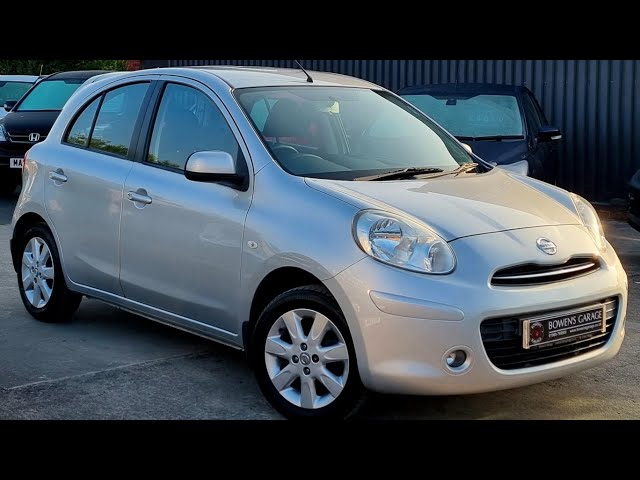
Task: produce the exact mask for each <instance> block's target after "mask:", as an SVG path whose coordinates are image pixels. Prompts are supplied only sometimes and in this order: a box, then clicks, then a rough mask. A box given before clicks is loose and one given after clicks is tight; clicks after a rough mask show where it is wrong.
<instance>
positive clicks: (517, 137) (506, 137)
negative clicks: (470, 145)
mask: <svg viewBox="0 0 640 480" xmlns="http://www.w3.org/2000/svg"><path fill="white" fill-rule="evenodd" d="M455 137H456V138H457V139H458V140H471V141H474V142H481V141H483V140H486V141H489V140H495V141H496V142H499V141H501V140H522V139H523V138H524V136H523V135H485V136H480V137H467V136H464V135H455Z"/></svg>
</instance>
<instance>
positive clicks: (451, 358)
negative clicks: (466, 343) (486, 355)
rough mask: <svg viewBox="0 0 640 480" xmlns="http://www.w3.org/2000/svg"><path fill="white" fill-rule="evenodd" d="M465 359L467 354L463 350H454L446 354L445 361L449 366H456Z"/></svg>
mask: <svg viewBox="0 0 640 480" xmlns="http://www.w3.org/2000/svg"><path fill="white" fill-rule="evenodd" d="M466 361H467V354H466V353H465V352H464V350H454V351H452V352H449V353H448V354H447V358H446V362H447V366H448V367H449V368H458V367H460V366H462V365H463V364H464V362H466Z"/></svg>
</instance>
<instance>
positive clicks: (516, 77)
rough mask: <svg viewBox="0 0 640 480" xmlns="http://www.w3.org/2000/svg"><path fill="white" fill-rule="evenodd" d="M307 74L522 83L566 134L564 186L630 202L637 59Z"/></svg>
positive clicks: (636, 145) (342, 66)
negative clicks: (629, 187)
mask: <svg viewBox="0 0 640 480" xmlns="http://www.w3.org/2000/svg"><path fill="white" fill-rule="evenodd" d="M300 61H301V63H302V65H303V66H304V67H305V68H306V69H307V70H320V71H329V72H336V73H343V74H346V75H352V76H355V77H360V78H363V79H366V80H369V81H372V82H374V83H377V84H379V85H382V86H384V87H385V88H388V89H389V90H392V91H396V90H398V89H400V88H402V87H405V86H409V85H417V84H425V83H447V82H455V81H456V80H457V81H458V82H490V83H505V84H513V85H525V86H527V87H528V88H529V89H531V90H532V91H533V93H534V94H535V95H536V97H537V98H538V100H539V101H540V103H541V104H542V107H543V109H544V111H545V114H546V115H547V118H548V119H549V122H550V123H551V124H552V125H555V126H558V127H560V128H561V129H562V132H563V134H564V138H563V140H562V144H561V146H560V166H559V170H558V171H559V178H558V182H559V185H560V186H562V187H564V188H567V189H569V190H572V191H575V192H577V193H579V194H581V195H583V196H585V197H586V198H588V199H590V200H592V201H605V202H606V201H609V200H611V199H612V198H626V197H627V193H626V192H627V182H628V180H629V179H630V178H631V175H632V174H633V173H634V172H635V171H636V170H637V169H640V92H639V91H638V88H639V84H638V80H639V77H640V60H300ZM209 64H219V65H253V66H269V67H288V68H296V65H295V63H294V61H293V60H145V61H143V66H144V67H145V68H151V67H160V66H183V65H209Z"/></svg>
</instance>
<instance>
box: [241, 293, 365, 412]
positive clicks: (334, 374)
mask: <svg viewBox="0 0 640 480" xmlns="http://www.w3.org/2000/svg"><path fill="white" fill-rule="evenodd" d="M251 340H252V341H251V346H250V354H251V360H252V363H253V366H254V369H255V374H256V379H257V381H258V384H259V385H260V388H261V390H262V393H263V394H264V395H265V397H266V398H267V400H268V401H269V402H270V403H271V405H272V406H273V407H274V408H275V409H276V410H277V411H278V412H279V413H281V414H282V415H284V416H285V417H287V418H291V419H296V418H342V419H343V418H349V417H351V416H352V415H354V414H355V413H356V412H357V410H358V409H359V408H360V406H361V405H362V403H363V401H364V397H365V389H364V387H363V385H362V382H361V381H360V376H359V375H358V365H357V361H356V355H355V350H354V348H353V342H352V339H351V334H350V332H349V329H348V327H347V322H346V320H345V318H344V315H343V314H342V312H341V311H340V308H339V306H338V304H337V303H336V301H335V300H334V298H333V297H332V296H331V295H330V294H329V292H328V291H327V290H326V289H325V288H323V287H321V286H316V285H308V286H304V287H298V288H294V289H291V290H288V291H286V292H284V293H282V294H280V295H278V296H277V297H276V298H275V299H274V300H273V301H272V302H271V303H269V305H267V307H266V308H265V309H264V311H263V312H262V314H261V315H260V318H259V320H258V322H257V324H256V327H255V330H254V333H253V336H252V339H251Z"/></svg>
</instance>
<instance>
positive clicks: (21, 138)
mask: <svg viewBox="0 0 640 480" xmlns="http://www.w3.org/2000/svg"><path fill="white" fill-rule="evenodd" d="M8 136H9V141H10V142H13V143H31V144H36V143H38V142H41V141H43V140H44V139H45V138H47V136H46V135H40V139H39V140H38V142H32V141H30V140H29V135H13V134H10V133H8Z"/></svg>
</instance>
